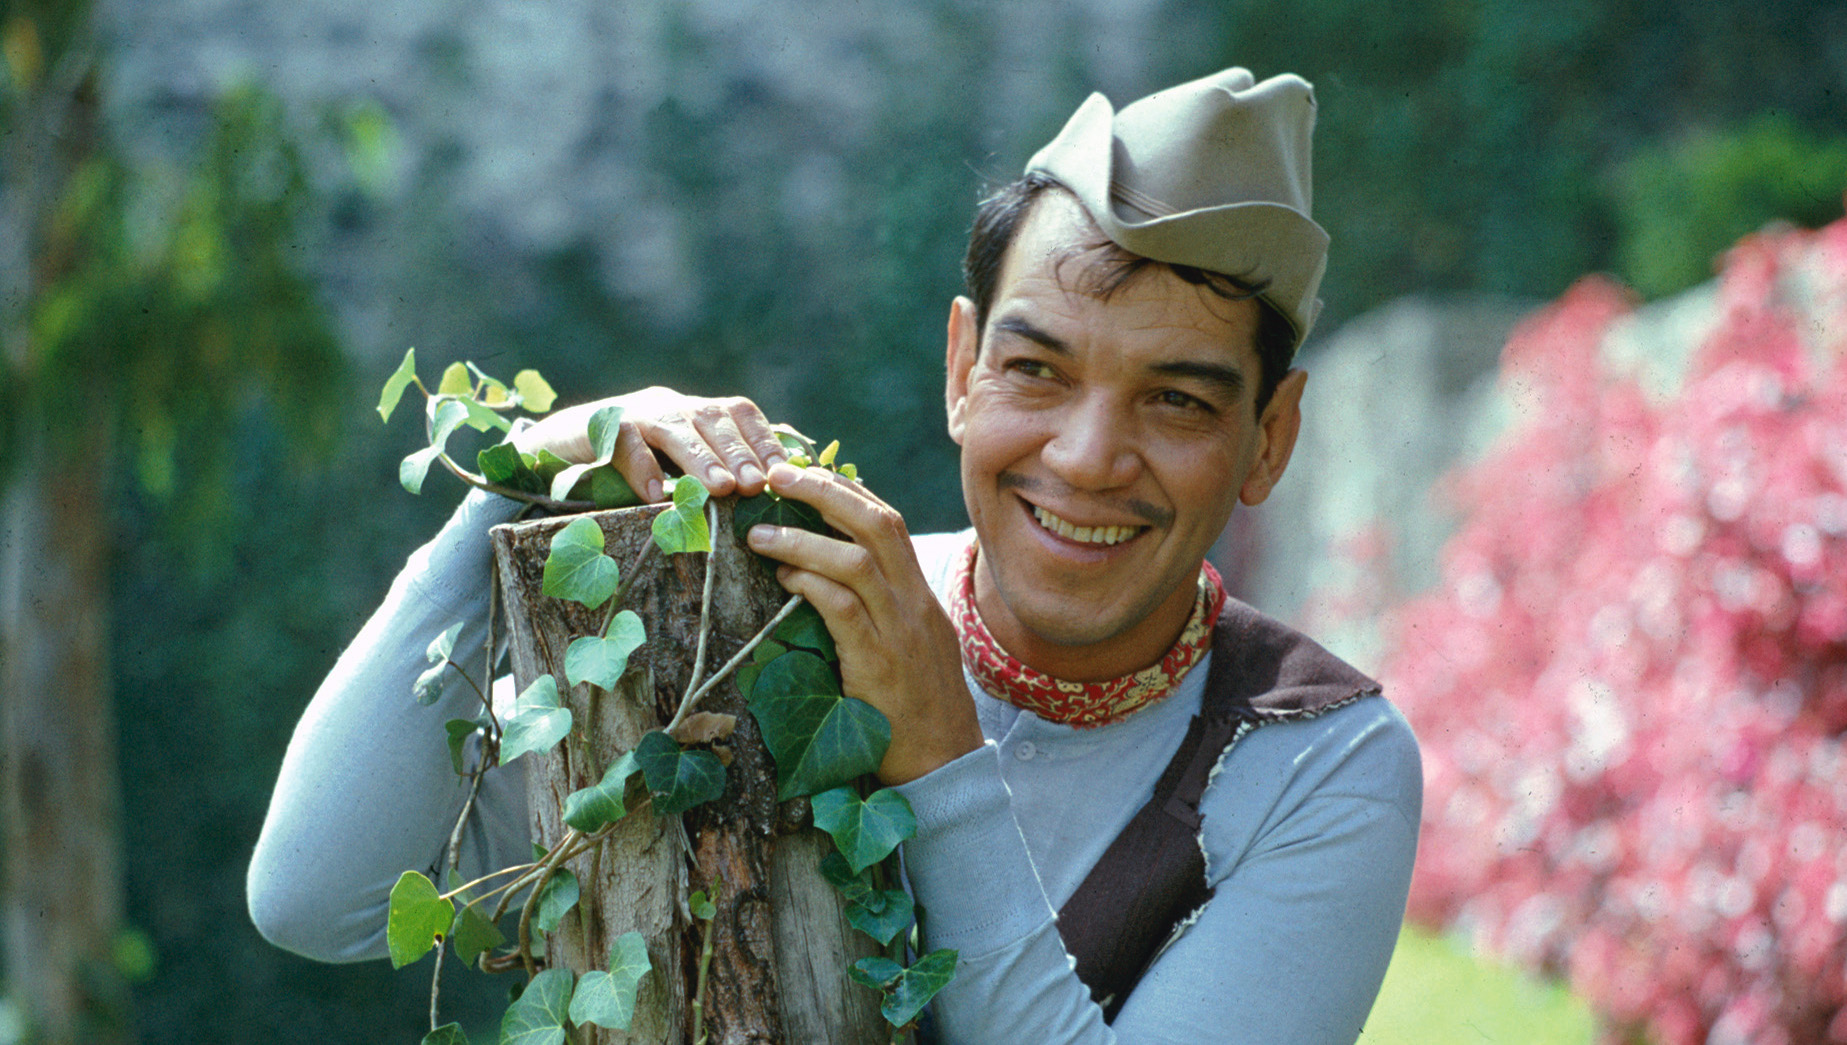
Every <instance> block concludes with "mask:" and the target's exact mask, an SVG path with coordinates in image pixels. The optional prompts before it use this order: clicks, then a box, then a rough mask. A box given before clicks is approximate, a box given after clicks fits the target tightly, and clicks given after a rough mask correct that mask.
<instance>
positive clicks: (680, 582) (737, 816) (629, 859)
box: [493, 500, 890, 1045]
mask: <svg viewBox="0 0 1847 1045" xmlns="http://www.w3.org/2000/svg"><path fill="white" fill-rule="evenodd" d="M734 503H735V502H734V501H731V500H725V501H720V502H717V505H718V527H717V530H716V532H714V533H713V535H712V542H713V548H714V551H713V552H712V554H713V555H715V556H717V564H716V574H715V578H714V583H713V592H712V609H711V615H712V621H711V633H710V636H709V638H708V640H707V652H706V665H707V670H708V671H712V670H715V669H716V668H717V667H718V666H719V665H722V664H723V663H724V662H725V661H726V660H728V659H729V658H730V657H731V655H732V654H734V653H736V652H737V650H738V649H740V648H741V647H742V646H743V644H744V643H745V642H746V641H748V640H749V639H750V637H751V636H753V635H755V634H756V633H757V631H758V630H759V629H760V628H761V627H762V626H763V625H764V624H765V623H766V622H767V621H768V620H769V618H770V617H771V616H772V615H774V613H775V611H776V609H777V608H778V607H779V606H780V605H781V604H782V603H783V601H784V600H785V599H787V597H788V596H787V593H785V592H784V591H783V590H782V588H781V586H780V585H778V584H777V583H776V580H775V577H774V575H773V574H772V573H771V571H770V569H769V568H768V567H767V566H766V565H765V564H764V563H763V561H762V560H761V559H759V558H758V556H757V555H756V554H755V553H753V552H751V551H749V550H748V549H746V548H744V547H742V546H741V545H740V544H739V543H738V542H737V540H736V539H735V538H734V537H733V536H732V532H731V510H732V507H733V505H734ZM663 508H664V506H662V505H649V506H644V507H640V508H626V509H620V510H616V511H606V512H599V513H596V514H594V515H592V516H591V518H594V519H596V521H597V522H598V523H599V524H600V525H601V526H602V528H603V533H604V539H605V549H606V551H607V552H608V554H609V555H611V556H612V557H614V558H615V560H616V561H617V562H618V563H620V564H621V565H622V568H623V570H624V572H625V579H626V572H627V570H628V569H629V568H630V565H631V564H632V563H633V562H634V561H635V560H636V557H637V553H638V552H639V551H640V550H641V549H642V548H643V546H644V545H645V544H646V543H647V542H648V541H649V540H650V539H651V537H650V526H651V525H652V522H653V519H654V517H655V516H656V515H657V514H659V513H660V512H661V511H662V510H663ZM573 518H574V517H573ZM571 521H572V518H548V519H541V520H535V521H531V522H523V523H514V524H510V525H506V526H499V527H496V528H495V529H494V531H493V543H494V551H495V555H496V558H497V559H498V563H499V576H500V591H501V594H502V599H503V602H504V605H505V607H506V614H505V616H506V619H507V620H508V622H509V628H510V635H509V640H510V643H511V653H512V661H513V675H514V680H515V682H516V684H517V685H518V687H519V688H520V689H521V690H524V688H525V687H526V686H527V685H529V684H531V683H532V681H533V680H534V679H536V678H538V677H539V676H541V675H544V674H548V673H549V674H552V675H554V676H555V677H557V679H558V680H559V682H560V691H561V694H562V693H563V689H564V687H563V681H564V677H565V676H564V653H565V650H566V648H567V647H568V646H569V645H570V643H571V641H572V640H573V639H575V638H577V637H579V636H582V635H591V634H596V633H597V631H598V629H600V628H601V626H602V623H603V616H604V612H603V611H597V612H592V611H590V610H587V609H586V608H584V607H583V606H581V605H579V604H577V603H574V602H567V601H564V600H561V599H555V598H551V597H549V596H546V595H544V594H542V593H541V590H540V585H541V574H542V571H543V566H544V562H545V556H546V553H547V551H548V549H549V547H550V542H551V539H552V535H553V534H555V533H556V532H557V531H558V530H560V529H562V528H563V527H564V526H565V525H566V524H567V523H569V522H571ZM705 563H706V556H705V555H703V554H682V555H674V556H665V555H661V554H659V553H658V552H653V553H651V554H649V556H648V557H647V558H646V560H645V561H644V563H643V565H642V566H641V568H640V572H639V575H638V576H637V577H636V578H635V581H634V583H633V584H632V585H631V587H630V588H629V591H628V594H627V596H626V597H625V598H624V600H623V606H622V608H624V609H632V610H634V611H635V612H636V613H637V614H639V615H640V617H641V618H642V620H643V621H644V622H645V624H646V626H647V633H648V641H647V644H646V645H644V646H642V647H641V648H640V649H638V650H636V651H635V652H634V654H633V655H632V656H631V657H630V659H629V666H628V670H627V672H626V673H625V674H624V675H623V677H622V679H621V681H620V682H619V683H618V684H617V688H616V691H615V692H611V693H604V692H601V691H595V690H593V688H592V687H590V686H588V685H580V686H575V687H572V688H571V689H570V691H569V693H568V694H565V695H564V703H565V704H566V706H568V707H569V708H570V709H571V713H572V716H573V723H574V725H573V729H572V733H571V735H570V736H569V737H568V738H566V740H565V742H564V743H562V744H560V745H559V746H558V747H556V748H554V749H553V750H552V751H551V752H549V753H548V754H547V755H546V756H545V757H543V758H540V757H538V756H536V755H534V756H529V757H528V758H527V760H526V761H527V763H528V766H527V773H528V784H527V787H528V797H529V802H530V805H531V809H532V831H533V839H534V841H535V842H537V843H538V844H540V845H544V846H549V845H551V844H552V843H553V842H555V841H557V840H558V839H559V838H560V837H561V836H562V835H563V834H564V832H565V831H566V830H568V828H567V827H566V826H565V825H564V824H563V822H562V819H561V814H562V808H563V804H564V799H565V796H567V795H569V794H570V793H571V792H573V791H575V790H578V789H579V788H583V787H587V786H589V785H591V784H594V783H596V782H597V781H598V780H600V779H601V777H602V773H603V771H604V769H605V768H606V767H607V766H608V765H609V763H610V762H611V761H612V760H613V759H615V758H616V757H617V756H618V755H620V754H621V753H622V752H624V751H628V750H630V749H632V748H633V747H634V746H635V744H636V743H637V742H638V741H639V740H640V739H641V737H642V736H643V734H645V733H647V732H649V731H651V730H656V729H660V728H661V727H662V726H663V725H664V724H665V723H666V721H667V720H668V719H669V718H670V717H671V716H672V714H673V712H674V709H675V708H676V707H677V706H678V704H679V700H680V696H681V694H682V693H683V692H684V688H685V684H686V682H687V679H688V677H689V676H690V675H691V673H692V667H693V659H694V651H695V649H696V647H697V644H698V635H699V621H700V610H701V607H700V598H701V594H702V591H703V587H704V580H705ZM699 710H702V711H711V712H718V713H723V714H730V715H734V716H736V717H737V730H736V732H735V733H734V734H733V735H732V737H731V738H730V740H729V742H728V746H729V748H730V751H731V754H732V761H731V764H730V766H729V768H728V769H727V772H726V785H725V794H724V797H723V798H721V799H719V800H718V801H715V802H711V803H707V804H706V805H702V806H699V807H696V808H694V809H692V810H689V811H688V812H686V813H685V814H683V815H682V816H678V817H675V816H669V817H658V816H655V815H652V813H651V812H649V811H648V810H646V809H643V810H638V811H635V812H632V813H631V814H630V815H629V816H628V817H627V818H625V819H624V820H623V821H622V822H621V823H620V824H619V825H618V826H617V827H616V829H615V830H614V832H613V833H612V834H611V835H610V837H609V838H608V839H607V840H606V841H605V842H604V843H603V845H602V846H600V847H599V848H598V849H596V850H595V851H593V852H592V853H589V854H585V855H583V856H580V857H577V858H576V859H575V860H573V861H571V862H570V863H569V864H567V865H566V866H569V867H570V868H571V869H572V871H573V872H574V873H575V874H576V875H577V877H578V881H579V882H580V884H581V886H582V897H581V899H580V900H579V902H578V905H577V907H576V908H574V909H573V910H572V912H571V913H570V914H569V915H568V916H567V918H566V920H565V922H564V924H563V925H561V926H560V928H559V931H558V932H556V933H554V934H552V937H551V939H550V941H549V942H548V944H547V946H546V951H545V960H546V963H547V964H548V966H550V967H554V968H569V969H573V970H576V971H578V972H580V973H581V972H583V971H585V970H587V969H594V968H606V967H607V963H608V960H609V949H610V945H611V943H612V942H613V941H614V940H615V939H616V938H617V937H618V936H620V935H622V934H623V933H625V932H628V931H629V930H637V931H639V932H640V933H641V934H642V936H643V937H644V938H646V940H647V942H648V956H649V959H650V961H651V964H652V965H653V971H652V972H651V973H650V974H649V975H648V976H647V977H646V978H645V979H643V980H642V982H641V987H640V993H639V995H638V997H637V999H636V1003H635V1017H634V1021H633V1022H632V1023H631V1025H630V1029H629V1031H627V1032H626V1033H623V1032H616V1031H609V1030H605V1029H602V1028H597V1027H587V1028H582V1029H580V1030H579V1032H578V1040H579V1041H581V1042H583V1043H586V1045H591V1043H594V1045H607V1043H617V1042H622V1043H628V1042H635V1043H644V1042H645V1043H649V1045H658V1043H662V1042H690V1041H691V1028H692V999H693V997H694V994H695V986H696V982H697V974H698V964H699V954H700V944H701V927H700V924H699V923H698V922H696V921H694V920H693V919H691V918H690V917H689V915H688V912H687V910H686V907H685V901H686V897H687V896H688V895H689V894H690V893H691V892H693V891H694V890H704V891H705V893H706V895H707V896H708V897H710V898H711V901H712V903H713V904H714V905H715V906H716V908H717V911H718V914H717V916H716V917H715V918H714V919H713V920H712V923H711V924H712V932H713V933H714V939H713V958H712V964H711V968H710V971H709V974H708V979H707V987H706V996H705V1029H706V1032H707V1034H708V1041H710V1042H711V1043H712V1045H744V1043H769V1042H777V1043H788V1045H870V1043H875V1042H877V1043H883V1042H887V1041H889V1040H890V1028H889V1027H887V1026H886V1024H885V1023H884V1020H883V1018H882V1017H881V1016H880V1015H879V1008H878V1006H879V998H878V995H877V994H876V992H873V991H871V990H867V989H865V988H863V987H860V986H858V985H857V984H854V983H852V982H851V981H850V980H848V979H847V976H846V971H847V969H848V968H849V967H850V966H851V965H852V964H853V962H854V961H856V960H858V959H859V958H862V957H866V956H868V955H871V954H875V953H878V946H877V944H876V943H874V941H872V940H871V939H870V938H868V937H866V936H864V935H863V934H860V933H858V932H856V931H855V930H854V929H853V928H852V927H851V926H850V925H849V924H848V922H847V919H846V913H845V902H844V900H843V899H842V898H841V896H840V895H839V893H838V891H837V890H835V889H834V888H833V886H831V885H830V884H828V882H827V881H826V880H825V879H823V878H822V877H821V874H820V871H819V865H820V862H821V858H822V856H824V855H825V854H826V853H827V852H829V851H830V849H831V843H830V842H829V841H828V839H827V838H826V836H825V835H824V834H822V833H821V832H819V831H818V830H816V829H815V828H813V827H811V826H804V825H805V824H806V823H807V821H808V811H807V801H806V800H805V799H798V800H795V801H791V802H787V803H780V804H779V803H778V802H777V800H776V770H775V766H774V763H773V762H772V761H771V759H770V755H769V752H768V750H767V749H766V748H765V747H764V745H763V741H762V738H761V736H760V734H759V732H758V729H757V724H756V721H755V720H754V719H753V718H751V716H750V713H749V712H748V711H747V710H746V708H745V705H744V699H743V696H742V695H741V694H740V693H739V692H738V689H737V686H736V684H735V682H734V681H733V680H730V679H727V680H726V681H724V682H723V683H721V684H720V685H718V686H717V687H716V688H714V690H713V691H712V692H711V693H709V694H707V695H706V696H705V697H704V698H703V699H702V700H701V701H700V706H699ZM682 821H683V822H684V832H682ZM535 946H536V943H535Z"/></svg>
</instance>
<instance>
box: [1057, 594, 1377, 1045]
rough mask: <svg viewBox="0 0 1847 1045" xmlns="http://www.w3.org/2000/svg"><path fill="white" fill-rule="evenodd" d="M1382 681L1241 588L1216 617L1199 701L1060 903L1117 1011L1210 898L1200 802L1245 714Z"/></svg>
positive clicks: (1323, 702) (1255, 716) (1253, 718)
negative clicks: (1149, 781)
mask: <svg viewBox="0 0 1847 1045" xmlns="http://www.w3.org/2000/svg"><path fill="white" fill-rule="evenodd" d="M1378 691H1379V686H1378V683H1376V682H1373V681H1372V680H1371V679H1369V678H1366V677H1365V676H1364V675H1361V674H1360V673H1359V672H1357V671H1354V670H1353V669H1352V668H1351V667H1349V666H1347V665H1346V664H1345V663H1343V662H1341V661H1340V660H1338V659H1337V658H1335V657H1334V656H1333V655H1332V654H1330V653H1328V652H1327V651H1326V650H1323V649H1322V648H1321V647H1320V646H1318V645H1316V644H1315V643H1314V642H1312V641H1310V640H1309V639H1308V638H1307V637H1305V636H1303V635H1301V634H1300V633H1298V632H1295V631H1293V630H1291V629H1289V628H1287V627H1284V626H1283V625H1281V624H1279V623H1277V622H1275V621H1273V620H1271V619H1270V618H1268V617H1265V616H1263V615H1262V614H1260V613H1258V612H1257V611H1256V610H1253V609H1251V608H1250V607H1249V606H1246V605H1244V604H1243V603H1241V602H1238V601H1237V600H1235V599H1231V600H1227V601H1226V604H1225V610H1224V612H1223V613H1221V614H1220V616H1219V619H1218V621H1217V623H1216V624H1215V625H1214V628H1213V635H1212V666H1211V669H1210V671H1209V672H1208V674H1207V677H1206V690H1205V695H1204V697H1203V698H1202V700H1201V706H1200V712H1199V714H1197V715H1195V716H1194V717H1193V721H1192V723H1191V725H1190V726H1189V727H1188V728H1187V732H1186V736H1185V737H1184V738H1183V739H1182V740H1181V741H1180V746H1179V747H1178V748H1176V749H1175V751H1174V755H1173V758H1172V759H1171V760H1170V761H1169V762H1168V764H1167V768H1166V769H1165V770H1164V771H1162V773H1161V778H1160V779H1159V780H1158V781H1156V783H1155V785H1154V794H1153V795H1152V796H1151V797H1150V798H1149V800H1148V802H1147V804H1145V805H1144V806H1142V808H1141V809H1140V810H1138V811H1137V812H1136V814H1135V816H1134V817H1132V818H1131V819H1130V820H1129V823H1128V826H1126V827H1124V828H1123V830H1122V833H1121V834H1119V835H1117V836H1116V840H1115V841H1114V842H1112V843H1110V846H1109V848H1108V849H1106V850H1105V851H1104V853H1103V856H1102V857H1101V858H1099V859H1098V860H1097V863H1096V866H1095V867H1093V868H1092V869H1091V871H1090V874H1089V875H1088V876H1087V877H1086V878H1085V879H1084V881H1083V882H1082V883H1081V884H1080V885H1079V886H1078V888H1077V891H1076V892H1075V893H1073V894H1072V895H1071V898H1070V899H1069V900H1067V901H1066V902H1065V905H1064V907H1063V908H1061V909H1060V910H1059V912H1058V932H1059V935H1060V936H1061V937H1063V939H1064V943H1065V950H1066V951H1067V952H1068V953H1069V954H1070V955H1071V956H1072V958H1073V959H1075V961H1076V964H1077V975H1078V978H1079V979H1081V980H1083V981H1084V984H1085V985H1086V986H1088V987H1089V988H1090V996H1091V998H1092V999H1093V1000H1094V1001H1096V1002H1097V1004H1099V1005H1101V1006H1103V1016H1104V1019H1105V1020H1106V1021H1113V1020H1115V1018H1116V1013H1117V1011H1118V1010H1120V1009H1121V1008H1122V1003H1123V1002H1124V1001H1126V1000H1127V999H1128V996H1129V992H1130V991H1132V990H1134V989H1135V985H1136V983H1138V982H1140V980H1141V977H1142V974H1143V973H1144V972H1146V971H1147V969H1148V966H1149V965H1150V964H1151V963H1152V962H1153V961H1154V958H1155V956H1156V955H1157V954H1158V953H1159V952H1160V950H1161V949H1162V947H1163V946H1164V945H1165V944H1166V943H1167V942H1168V940H1169V939H1171V938H1172V936H1173V935H1174V932H1175V931H1176V930H1177V929H1178V928H1179V927H1180V926H1181V925H1182V924H1183V923H1184V922H1185V921H1186V920H1187V919H1188V918H1190V917H1191V916H1192V915H1193V914H1194V913H1195V912H1197V911H1198V910H1199V909H1200V908H1201V907H1203V906H1204V905H1205V904H1206V902H1207V901H1208V900H1210V899H1211V898H1212V893H1213V890H1212V888H1211V887H1210V886H1208V885H1207V883H1206V861H1205V855H1204V853H1203V852H1202V850H1201V849H1200V842H1199V833H1200V829H1201V826H1202V825H1203V823H1204V817H1203V814H1201V812H1200V809H1199V803H1200V800H1201V799H1202V798H1203V797H1204V796H1205V793H1206V786H1207V784H1208V783H1209V781H1210V778H1211V775H1212V768H1213V767H1214V766H1215V765H1217V764H1218V761H1219V759H1220V758H1221V757H1222V756H1223V755H1224V753H1225V750H1226V748H1227V747H1229V746H1230V744H1231V743H1232V742H1233V741H1234V740H1235V739H1236V738H1237V736H1238V732H1239V729H1240V727H1241V726H1243V725H1245V724H1246V723H1248V724H1250V725H1260V724H1262V723H1264V722H1269V721H1279V720H1285V719H1291V718H1302V717H1307V716H1310V715H1314V714H1318V713H1320V712H1322V711H1325V710H1327V709H1328V708H1329V707H1331V706H1333V705H1336V704H1339V703H1343V702H1345V701H1347V700H1350V699H1352V698H1354V697H1357V696H1361V695H1363V694H1367V693H1377V692H1378Z"/></svg>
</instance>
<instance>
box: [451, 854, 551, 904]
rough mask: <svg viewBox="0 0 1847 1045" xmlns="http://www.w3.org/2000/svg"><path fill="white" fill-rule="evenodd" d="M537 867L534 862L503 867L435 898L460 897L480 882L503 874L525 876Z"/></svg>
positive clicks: (482, 897)
mask: <svg viewBox="0 0 1847 1045" xmlns="http://www.w3.org/2000/svg"><path fill="white" fill-rule="evenodd" d="M538 866H539V865H538V864H537V863H536V862H535V863H530V864H514V865H513V866H512V867H503V868H501V869H500V870H498V871H489V872H488V873H487V874H484V875H482V876H481V877H479V878H477V879H475V880H474V881H472V882H464V883H462V884H461V885H458V886H456V887H455V888H453V889H451V890H449V891H448V892H446V893H443V894H441V895H440V896H438V897H437V899H438V900H452V899H454V898H456V897H458V896H460V895H462V894H463V893H465V892H467V891H468V890H470V889H473V888H474V887H475V886H477V885H480V884H481V883H482V882H486V881H489V880H490V879H494V878H499V877H500V876H501V875H503V874H527V873H529V872H531V871H532V870H533V868H536V867H538ZM518 881H519V879H517V878H516V879H514V882H515V883H517V882H518ZM505 888H507V886H504V885H503V886H500V887H498V888H496V889H495V890H494V892H491V893H487V894H485V895H482V896H478V897H476V898H475V899H474V900H473V901H471V902H472V903H480V902H481V901H482V900H485V899H487V898H488V897H489V896H493V895H494V894H495V893H498V892H500V891H501V890H502V889H505ZM501 913H502V914H505V913H506V912H504V911H503V912H501Z"/></svg>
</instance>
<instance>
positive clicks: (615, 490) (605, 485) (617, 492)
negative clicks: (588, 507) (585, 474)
mask: <svg viewBox="0 0 1847 1045" xmlns="http://www.w3.org/2000/svg"><path fill="white" fill-rule="evenodd" d="M589 492H590V500H591V502H592V503H594V504H595V505H596V506H597V507H598V508H633V507H635V506H636V505H638V504H640V503H641V495H640V494H638V493H636V492H635V488H634V487H633V486H630V485H629V481H628V479H627V478H626V477H624V476H623V474H622V473H621V472H619V471H617V470H616V466H615V465H613V464H605V465H598V466H597V467H595V468H593V469H591V470H590V491H589Z"/></svg>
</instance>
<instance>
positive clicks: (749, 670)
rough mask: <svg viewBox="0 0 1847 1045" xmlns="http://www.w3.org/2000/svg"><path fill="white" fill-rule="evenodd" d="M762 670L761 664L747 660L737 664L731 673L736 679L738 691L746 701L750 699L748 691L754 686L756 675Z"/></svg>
mask: <svg viewBox="0 0 1847 1045" xmlns="http://www.w3.org/2000/svg"><path fill="white" fill-rule="evenodd" d="M762 671H763V665H761V664H758V663H756V662H755V661H749V660H747V661H745V662H744V663H742V664H739V665H738V668H737V671H735V672H733V673H732V674H733V675H734V676H735V678H736V681H737V686H738V692H739V693H741V694H743V696H744V699H745V700H746V701H748V700H749V699H750V691H751V690H752V689H753V688H755V687H756V685H757V676H758V674H760V673H761V672H762Z"/></svg>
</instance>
